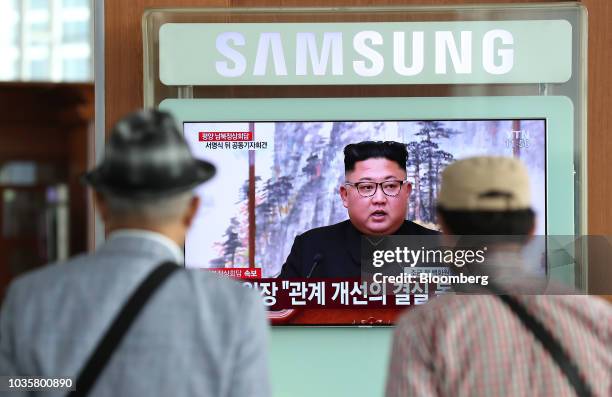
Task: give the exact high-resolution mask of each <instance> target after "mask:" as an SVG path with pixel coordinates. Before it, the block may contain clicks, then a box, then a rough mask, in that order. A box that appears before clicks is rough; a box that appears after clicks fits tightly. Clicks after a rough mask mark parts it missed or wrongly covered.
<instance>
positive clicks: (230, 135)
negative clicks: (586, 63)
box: [183, 119, 546, 278]
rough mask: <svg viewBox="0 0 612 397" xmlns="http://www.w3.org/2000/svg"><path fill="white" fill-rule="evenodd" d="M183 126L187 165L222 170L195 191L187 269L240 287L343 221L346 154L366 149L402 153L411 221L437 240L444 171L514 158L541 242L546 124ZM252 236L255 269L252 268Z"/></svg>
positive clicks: (272, 273)
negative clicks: (310, 235) (211, 272)
mask: <svg viewBox="0 0 612 397" xmlns="http://www.w3.org/2000/svg"><path fill="white" fill-rule="evenodd" d="M183 126H184V133H185V137H186V139H187V141H188V142H189V145H190V146H191V149H192V151H193V153H194V155H195V156H196V157H198V158H203V159H206V160H207V161H211V162H213V163H215V164H217V165H219V167H218V170H219V171H218V176H217V177H216V178H214V179H213V180H212V181H210V182H209V183H207V184H205V185H203V186H201V187H199V188H198V189H197V193H198V194H199V195H200V196H201V199H202V207H201V209H200V211H199V212H198V216H197V218H196V220H195V222H194V225H193V227H192V228H191V230H190V231H189V233H188V235H187V240H186V244H185V263H186V266H187V267H196V268H212V269H218V271H220V272H223V273H225V274H228V273H229V272H230V271H231V270H230V269H236V271H235V274H234V275H235V276H238V277H242V278H253V277H263V278H274V277H276V276H277V275H278V274H279V273H280V270H281V267H282V265H283V263H284V261H285V259H286V258H287V255H288V254H289V251H290V249H291V246H292V244H293V241H294V239H295V236H296V235H298V234H301V233H303V232H305V231H307V230H310V229H312V228H316V227H319V226H327V225H331V224H335V223H337V222H341V221H344V220H346V219H348V215H347V212H346V209H345V208H344V207H343V206H342V202H341V200H340V197H339V193H338V189H339V186H340V185H341V184H342V183H344V181H345V177H344V164H343V160H344V155H343V149H344V147H345V146H346V145H348V144H350V143H357V142H360V141H365V140H382V141H388V140H392V141H397V142H401V143H404V144H406V147H407V150H408V170H407V172H408V180H409V181H410V183H411V184H412V193H411V195H410V203H409V212H408V218H409V219H410V220H412V221H415V222H417V223H419V224H421V225H423V226H425V227H428V228H430V229H436V230H437V229H438V228H439V226H438V225H437V224H436V218H435V207H436V194H437V189H438V187H439V177H440V173H441V171H442V170H443V169H444V167H445V166H446V165H448V164H450V163H452V162H453V161H456V160H458V159H462V158H465V157H470V156H475V155H501V156H514V157H517V158H519V159H520V160H521V161H522V162H524V163H525V165H526V166H527V168H528V170H529V176H530V179H531V191H532V201H533V208H534V210H535V212H536V219H537V224H536V230H535V234H538V235H543V234H545V233H546V228H545V224H546V223H545V219H546V218H545V215H546V200H545V198H546V191H545V190H546V188H545V186H546V183H545V182H546V172H545V170H546V166H545V164H546V142H545V138H546V122H545V120H544V119H524V120H501V119H493V120H423V121H418V120H406V121H401V120H400V121H397V120H394V121H385V120H381V121H351V120H348V121H308V122H283V121H270V122H255V123H248V122H226V123H223V122H214V123H213V122H198V121H187V122H184V124H183ZM250 162H251V164H250ZM250 184H251V185H252V186H254V187H255V195H254V197H255V206H254V215H255V217H254V223H253V224H250V223H249V213H248V212H249V211H248V190H249V185H250ZM252 227H255V241H254V243H255V244H254V246H255V254H254V264H251V263H249V262H250V260H249V229H250V228H252ZM250 266H254V267H255V268H256V269H252V270H249V269H248V268H249V267H250ZM238 269H242V270H238ZM247 271H248V274H247V273H246V272H247ZM252 271H254V272H255V273H256V274H254V275H253V274H252ZM236 272H240V275H237V273H236Z"/></svg>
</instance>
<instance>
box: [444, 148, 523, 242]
mask: <svg viewBox="0 0 612 397" xmlns="http://www.w3.org/2000/svg"><path fill="white" fill-rule="evenodd" d="M438 217H439V223H440V224H441V226H442V230H443V232H444V233H446V234H454V235H498V236H502V235H525V236H530V235H532V234H533V231H534V225H535V216H534V212H533V210H532V208H531V192H530V189H529V175H528V172H527V168H526V167H525V166H524V165H523V163H522V162H521V161H519V160H518V159H515V158H512V157H493V156H482V157H471V158H467V159H464V160H459V161H456V162H454V163H452V164H451V165H449V166H448V167H446V169H445V170H444V171H443V173H442V181H441V185H440V193H439V194H438Z"/></svg>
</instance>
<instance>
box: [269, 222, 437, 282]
mask: <svg viewBox="0 0 612 397" xmlns="http://www.w3.org/2000/svg"><path fill="white" fill-rule="evenodd" d="M393 234H394V235H437V234H439V233H438V232H437V231H435V230H431V229H427V228H425V227H423V226H420V225H418V224H416V223H414V222H410V221H404V223H403V224H402V226H400V228H399V229H398V230H397V231H396V232H395V233H393ZM361 237H362V234H361V233H360V232H359V231H358V230H357V229H356V228H355V227H354V226H353V224H352V223H351V221H350V220H346V221H344V222H340V223H336V224H335V225H331V226H325V227H318V228H316V229H311V230H309V231H307V232H304V233H303V234H300V235H298V236H297V237H296V238H295V241H294V242H293V247H291V252H290V253H289V256H288V257H287V260H286V261H285V264H284V265H283V268H282V270H281V273H280V275H279V278H304V277H308V275H309V274H310V272H311V271H312V274H311V275H310V277H313V278H348V277H355V278H359V277H360V276H361ZM315 263H316V267H315V268H314V270H313V266H314V265H315Z"/></svg>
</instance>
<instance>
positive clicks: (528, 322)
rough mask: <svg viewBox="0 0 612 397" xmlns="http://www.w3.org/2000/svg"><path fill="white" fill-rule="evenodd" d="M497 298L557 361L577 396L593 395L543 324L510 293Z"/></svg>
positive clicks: (586, 396) (572, 362) (575, 367)
mask: <svg viewBox="0 0 612 397" xmlns="http://www.w3.org/2000/svg"><path fill="white" fill-rule="evenodd" d="M498 296H499V298H500V299H501V300H502V301H503V302H504V303H505V304H506V305H508V307H509V308H510V309H511V310H512V311H513V312H514V314H516V315H517V316H518V318H519V319H520V320H521V322H522V323H523V325H524V326H525V328H527V329H528V330H530V331H531V332H532V333H533V335H534V336H535V337H536V339H538V340H539V341H540V343H541V344H542V346H544V348H545V349H546V350H548V353H549V354H550V355H551V357H552V358H553V360H555V362H556V363H557V365H558V366H559V368H560V369H561V372H563V374H564V375H565V377H566V378H567V380H568V382H569V383H570V384H571V385H572V387H573V388H574V391H575V392H576V395H577V396H579V397H590V396H593V393H591V389H590V387H589V385H588V384H587V383H586V382H585V381H584V379H583V378H582V377H581V376H580V372H579V371H578V367H577V366H576V364H575V363H574V361H572V359H571V358H570V357H569V356H568V355H567V353H566V352H565V350H563V347H562V346H561V344H560V343H559V342H558V341H557V339H556V338H555V337H554V335H552V334H551V333H550V331H548V329H546V328H545V327H544V325H543V324H542V323H541V322H540V321H539V320H538V319H536V318H535V317H534V316H532V315H531V314H529V312H528V311H527V310H525V307H524V306H523V305H522V304H521V303H519V302H518V301H517V300H516V299H515V298H513V297H511V296H510V295H498Z"/></svg>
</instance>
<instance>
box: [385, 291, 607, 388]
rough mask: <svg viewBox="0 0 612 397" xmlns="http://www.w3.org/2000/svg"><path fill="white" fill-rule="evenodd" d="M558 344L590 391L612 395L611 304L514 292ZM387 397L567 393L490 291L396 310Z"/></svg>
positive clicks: (550, 361)
mask: <svg viewBox="0 0 612 397" xmlns="http://www.w3.org/2000/svg"><path fill="white" fill-rule="evenodd" d="M516 299H517V300H519V301H520V302H521V303H522V304H523V305H525V307H526V308H527V310H528V311H529V312H530V313H531V314H532V315H533V316H535V317H536V318H537V319H538V320H539V321H540V322H541V323H542V324H543V325H544V326H545V327H546V328H547V329H548V330H549V331H550V332H551V333H552V334H553V335H554V336H555V337H556V338H557V340H558V341H559V342H560V343H561V344H562V346H563V347H564V349H565V351H566V352H567V354H568V355H569V356H570V357H571V358H572V359H573V360H574V362H575V363H576V364H577V366H578V368H579V370H580V373H581V375H582V376H583V377H584V379H585V380H586V382H587V383H588V385H589V386H590V387H591V390H592V392H593V393H594V395H595V396H602V397H604V396H605V397H609V396H612V383H611V377H612V306H611V305H610V304H609V303H607V302H605V301H603V300H601V299H599V298H595V297H590V296H586V295H570V296H567V295H554V296H553V295H549V296H545V295H522V296H516ZM386 395H387V397H396V396H397V397H399V396H574V395H575V392H574V389H573V388H572V386H571V384H570V383H569V382H568V381H567V379H566V378H565V376H564V375H563V373H562V372H561V370H560V369H559V368H558V366H557V364H556V363H555V361H554V360H553V359H552V358H551V356H550V355H549V354H548V352H547V351H546V350H545V349H544V347H542V345H541V344H540V343H539V341H537V340H536V339H535V337H534V336H533V334H532V333H531V331H530V330H528V329H526V328H525V327H524V325H523V323H522V322H521V320H520V319H519V318H518V317H517V316H516V315H515V314H514V313H513V312H512V311H511V310H510V309H509V308H508V307H507V306H506V305H505V304H504V303H503V302H502V301H501V300H500V299H499V298H498V297H496V296H490V295H448V296H442V297H438V298H436V299H434V300H432V301H431V302H430V303H428V304H427V305H424V306H421V307H418V308H415V309H413V310H410V311H408V312H406V313H405V314H403V315H402V317H401V319H400V321H399V322H398V325H397V327H396V330H395V336H394V342H393V350H392V357H391V362H390V369H389V375H388V379H387V391H386Z"/></svg>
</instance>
